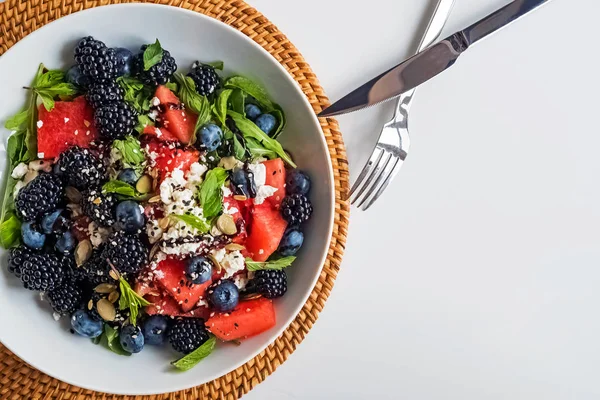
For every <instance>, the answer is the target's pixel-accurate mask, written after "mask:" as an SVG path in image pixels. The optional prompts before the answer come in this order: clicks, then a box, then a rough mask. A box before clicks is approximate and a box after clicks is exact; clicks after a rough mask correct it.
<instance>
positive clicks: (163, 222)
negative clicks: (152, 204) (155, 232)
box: [158, 217, 171, 231]
mask: <svg viewBox="0 0 600 400" xmlns="http://www.w3.org/2000/svg"><path fill="white" fill-rule="evenodd" d="M170 222H171V220H170V219H169V217H164V218H161V219H160V220H159V221H158V226H160V229H162V230H163V231H165V230H167V228H168V227H169V223H170Z"/></svg>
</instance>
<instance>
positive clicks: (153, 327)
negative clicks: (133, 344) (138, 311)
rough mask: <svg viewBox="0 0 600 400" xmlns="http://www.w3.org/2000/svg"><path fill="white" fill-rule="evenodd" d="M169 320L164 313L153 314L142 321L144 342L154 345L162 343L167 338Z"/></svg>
mask: <svg viewBox="0 0 600 400" xmlns="http://www.w3.org/2000/svg"><path fill="white" fill-rule="evenodd" d="M168 328H169V320H168V318H167V317H165V316H162V315H152V316H150V317H148V318H146V320H145V321H144V322H143V323H142V334H143V335H144V342H145V343H146V344H151V345H154V346H158V345H161V344H163V343H165V342H166V340H167V329H168Z"/></svg>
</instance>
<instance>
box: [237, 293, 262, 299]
mask: <svg viewBox="0 0 600 400" xmlns="http://www.w3.org/2000/svg"><path fill="white" fill-rule="evenodd" d="M261 297H262V295H261V294H260V293H248V294H244V295H242V296H240V300H254V299H260V298H261Z"/></svg>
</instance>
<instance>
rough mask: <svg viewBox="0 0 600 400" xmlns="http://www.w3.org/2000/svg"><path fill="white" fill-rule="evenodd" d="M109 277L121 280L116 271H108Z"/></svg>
mask: <svg viewBox="0 0 600 400" xmlns="http://www.w3.org/2000/svg"><path fill="white" fill-rule="evenodd" d="M108 275H110V277H111V278H113V279H114V280H115V281H118V280H119V274H117V272H116V271H115V270H114V269H111V270H110V271H108Z"/></svg>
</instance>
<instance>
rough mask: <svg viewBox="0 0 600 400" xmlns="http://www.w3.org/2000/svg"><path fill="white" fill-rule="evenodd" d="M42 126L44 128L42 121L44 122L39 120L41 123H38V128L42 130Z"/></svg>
mask: <svg viewBox="0 0 600 400" xmlns="http://www.w3.org/2000/svg"><path fill="white" fill-rule="evenodd" d="M42 126H44V121H42V120H39V121H38V122H37V127H38V129H40V128H41V127H42Z"/></svg>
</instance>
